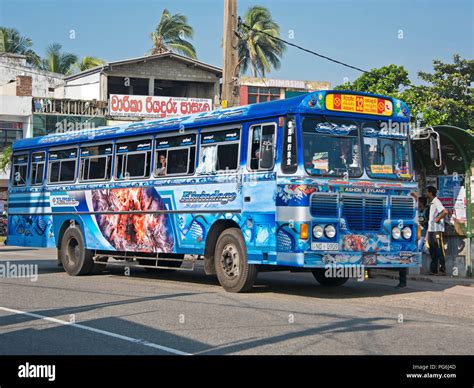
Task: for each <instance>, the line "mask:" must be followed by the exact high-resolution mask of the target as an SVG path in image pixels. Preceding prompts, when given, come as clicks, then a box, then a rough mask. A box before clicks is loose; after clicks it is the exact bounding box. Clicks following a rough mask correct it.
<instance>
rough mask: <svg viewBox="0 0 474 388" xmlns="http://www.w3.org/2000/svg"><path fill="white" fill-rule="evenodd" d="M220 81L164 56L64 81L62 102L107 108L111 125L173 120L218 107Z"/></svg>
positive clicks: (215, 71) (208, 71)
mask: <svg viewBox="0 0 474 388" xmlns="http://www.w3.org/2000/svg"><path fill="white" fill-rule="evenodd" d="M221 77H222V70H221V69H220V68H217V67H214V66H211V65H208V64H206V63H203V62H200V61H197V60H194V59H191V58H188V57H184V56H181V55H178V54H175V53H171V52H168V53H163V54H157V55H150V56H144V57H139V58H133V59H126V60H120V61H115V62H109V63H107V64H105V65H103V66H99V67H96V68H93V69H90V70H86V71H83V72H81V73H78V74H74V75H72V76H69V77H66V78H65V84H64V86H63V98H66V99H79V100H97V101H99V102H101V103H105V104H107V107H108V112H107V120H108V122H112V123H114V122H117V121H124V120H141V119H145V118H153V117H166V116H176V115H181V114H189V113H197V112H199V111H203V110H212V109H213V108H214V107H216V106H218V104H219V81H220V78H221ZM59 93H60V92H59V90H58V92H57V93H56V95H58V94H59ZM149 97H152V98H149Z"/></svg>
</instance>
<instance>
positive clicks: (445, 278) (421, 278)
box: [370, 272, 474, 287]
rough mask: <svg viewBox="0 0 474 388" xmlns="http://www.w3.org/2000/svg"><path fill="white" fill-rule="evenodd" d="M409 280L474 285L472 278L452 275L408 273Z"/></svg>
mask: <svg viewBox="0 0 474 388" xmlns="http://www.w3.org/2000/svg"><path fill="white" fill-rule="evenodd" d="M370 277H371V278H374V279H376V278H386V279H396V280H398V274H396V275H395V274H390V273H383V272H382V273H374V274H372V275H371V276H370ZM407 280H412V281H420V282H427V283H437V284H446V283H448V284H452V285H459V286H467V287H474V279H470V278H454V277H451V276H427V275H408V276H407Z"/></svg>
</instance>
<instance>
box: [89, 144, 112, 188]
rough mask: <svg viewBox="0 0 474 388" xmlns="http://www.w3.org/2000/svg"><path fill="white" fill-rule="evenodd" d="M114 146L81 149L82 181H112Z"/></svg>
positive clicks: (106, 145) (105, 145)
mask: <svg viewBox="0 0 474 388" xmlns="http://www.w3.org/2000/svg"><path fill="white" fill-rule="evenodd" d="M112 149H113V147H112V144H104V145H96V146H87V147H81V181H82V182H86V181H103V180H109V179H110V170H111V166H112Z"/></svg>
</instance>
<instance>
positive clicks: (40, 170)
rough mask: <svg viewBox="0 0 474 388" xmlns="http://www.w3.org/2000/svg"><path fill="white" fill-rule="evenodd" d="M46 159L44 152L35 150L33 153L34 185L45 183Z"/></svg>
mask: <svg viewBox="0 0 474 388" xmlns="http://www.w3.org/2000/svg"><path fill="white" fill-rule="evenodd" d="M45 159H46V155H45V153H44V152H35V153H33V154H31V173H30V183H31V185H32V186H39V185H42V184H43V181H44V163H45Z"/></svg>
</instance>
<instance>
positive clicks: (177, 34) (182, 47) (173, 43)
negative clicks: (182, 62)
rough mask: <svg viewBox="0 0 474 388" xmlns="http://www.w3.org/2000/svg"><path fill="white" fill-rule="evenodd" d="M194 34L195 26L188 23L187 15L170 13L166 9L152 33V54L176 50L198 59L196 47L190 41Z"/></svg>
mask: <svg viewBox="0 0 474 388" xmlns="http://www.w3.org/2000/svg"><path fill="white" fill-rule="evenodd" d="M193 35H194V31H193V28H192V27H191V26H190V25H189V24H188V18H187V17H186V16H184V15H181V14H170V12H169V11H168V10H167V9H164V10H163V13H162V14H161V18H160V22H159V23H158V25H157V26H156V29H155V31H153V32H152V33H151V34H150V37H151V40H152V42H153V47H152V49H151V51H150V54H152V55H155V54H162V53H165V52H169V51H175V52H176V53H178V54H182V55H185V56H187V57H190V58H193V59H196V58H197V55H196V49H195V48H194V46H193V45H192V44H191V43H190V42H189V39H192V38H193Z"/></svg>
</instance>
